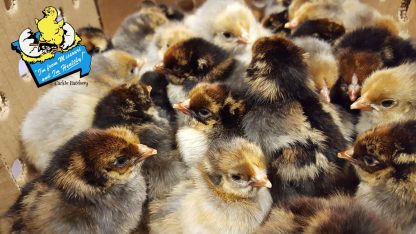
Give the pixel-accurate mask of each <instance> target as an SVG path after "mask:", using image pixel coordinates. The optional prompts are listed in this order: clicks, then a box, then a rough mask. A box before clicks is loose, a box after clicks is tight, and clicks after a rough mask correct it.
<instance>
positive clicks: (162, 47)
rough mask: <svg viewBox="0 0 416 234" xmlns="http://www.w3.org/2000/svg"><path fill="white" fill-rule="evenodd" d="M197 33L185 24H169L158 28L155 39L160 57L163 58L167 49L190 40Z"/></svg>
mask: <svg viewBox="0 0 416 234" xmlns="http://www.w3.org/2000/svg"><path fill="white" fill-rule="evenodd" d="M194 36H195V34H194V33H193V32H192V31H191V30H189V29H188V28H187V27H185V26H184V25H183V24H167V25H164V26H162V27H160V28H159V29H157V31H156V33H155V36H154V41H155V44H156V46H157V48H158V50H159V57H160V58H161V59H163V55H164V54H165V52H166V50H167V49H169V48H170V47H171V46H172V45H174V44H176V43H178V42H181V41H185V40H188V39H189V38H192V37H194Z"/></svg>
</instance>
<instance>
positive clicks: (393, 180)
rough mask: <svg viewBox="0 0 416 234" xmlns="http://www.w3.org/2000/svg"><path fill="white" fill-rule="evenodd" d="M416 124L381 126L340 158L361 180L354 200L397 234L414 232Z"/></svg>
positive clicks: (415, 223) (365, 135) (415, 214)
mask: <svg viewBox="0 0 416 234" xmlns="http://www.w3.org/2000/svg"><path fill="white" fill-rule="evenodd" d="M415 134H416V121H414V120H411V121H407V122H395V123H390V124H386V125H380V126H378V127H376V128H373V129H371V130H368V131H366V132H364V133H363V134H361V135H360V136H358V138H357V140H356V142H355V143H354V147H353V148H352V149H349V150H347V151H344V152H342V153H340V154H339V157H341V158H344V159H346V160H348V161H349V162H351V163H352V164H353V165H354V166H355V168H356V169H357V173H358V175H359V176H360V178H361V183H360V186H359V188H358V191H357V194H356V199H357V200H358V201H360V202H361V204H362V205H363V206H366V207H368V208H369V209H371V210H373V211H375V212H377V213H378V214H379V215H380V216H381V217H382V218H383V220H384V221H385V222H386V223H391V224H392V225H393V226H394V228H395V229H396V230H397V231H398V232H399V233H414V232H415V231H416V212H415V211H416V192H415V189H414V187H415V185H414V184H415V176H416V174H415V173H416V161H415V159H416V138H415Z"/></svg>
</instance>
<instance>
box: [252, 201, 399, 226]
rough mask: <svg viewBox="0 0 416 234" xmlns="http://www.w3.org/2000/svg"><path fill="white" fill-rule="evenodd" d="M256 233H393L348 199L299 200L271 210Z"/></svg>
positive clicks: (375, 217)
mask: <svg viewBox="0 0 416 234" xmlns="http://www.w3.org/2000/svg"><path fill="white" fill-rule="evenodd" d="M255 233H257V234H295V233H308V234H322V233H328V234H329V233H331V234H350V233H355V234H367V233H379V234H393V233H396V232H395V231H393V229H392V227H390V226H389V225H387V224H386V223H385V222H384V220H382V219H381V218H380V217H378V216H377V215H376V214H374V213H373V212H372V211H371V210H368V209H366V208H365V207H363V206H361V205H360V204H359V203H357V202H356V201H354V199H352V198H351V197H346V196H340V195H337V196H333V197H330V198H328V199H323V198H311V197H300V198H294V199H291V200H289V201H288V202H286V203H285V204H283V205H282V207H274V208H273V209H272V210H271V212H270V215H269V217H268V219H267V220H266V221H265V223H264V224H263V225H262V226H261V227H260V228H259V229H258V230H257V231H256V232H255Z"/></svg>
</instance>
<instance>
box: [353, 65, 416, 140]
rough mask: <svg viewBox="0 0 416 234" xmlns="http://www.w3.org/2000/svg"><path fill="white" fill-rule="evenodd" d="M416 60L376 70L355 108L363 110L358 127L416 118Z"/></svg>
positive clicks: (354, 104)
mask: <svg viewBox="0 0 416 234" xmlns="http://www.w3.org/2000/svg"><path fill="white" fill-rule="evenodd" d="M415 93H416V63H407V64H403V65H400V66H398V67H394V68H388V69H383V70H379V71H377V72H375V73H373V74H372V75H371V76H370V77H369V78H368V79H367V80H366V81H365V83H364V85H363V88H362V90H361V97H360V98H358V100H357V101H355V102H354V103H353V104H352V105H351V109H358V110H361V111H362V112H361V117H360V119H359V121H358V124H357V131H358V132H363V131H365V130H367V129H369V128H370V127H373V126H375V125H378V124H383V123H387V122H391V121H398V120H410V119H416V97H415Z"/></svg>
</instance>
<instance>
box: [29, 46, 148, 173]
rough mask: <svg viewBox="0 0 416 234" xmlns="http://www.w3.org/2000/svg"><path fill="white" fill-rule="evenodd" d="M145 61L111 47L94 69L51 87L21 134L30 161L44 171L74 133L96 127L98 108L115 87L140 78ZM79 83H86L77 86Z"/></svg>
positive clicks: (96, 59)
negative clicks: (101, 100)
mask: <svg viewBox="0 0 416 234" xmlns="http://www.w3.org/2000/svg"><path fill="white" fill-rule="evenodd" d="M142 65H143V61H142V60H138V59H136V58H134V57H132V56H131V55H129V54H127V53H126V52H123V51H117V50H111V51H108V52H105V53H102V54H97V55H96V56H94V57H93V58H92V64H91V72H90V74H89V75H88V76H87V77H85V78H82V79H79V78H78V74H74V75H72V76H71V77H67V78H65V79H64V80H63V81H62V82H67V84H60V85H59V84H57V85H56V86H54V87H52V88H51V89H49V90H48V91H47V92H46V93H45V94H44V95H43V96H42V97H41V98H40V99H39V100H38V101H37V103H36V104H35V106H34V107H33V109H32V110H31V111H30V112H29V113H28V114H27V116H26V118H25V120H24V121H23V123H22V130H21V137H22V142H23V146H24V150H25V153H26V154H25V156H26V159H27V161H28V162H29V163H30V164H33V166H34V167H35V168H36V169H37V170H39V171H41V172H42V171H44V170H45V169H46V167H47V166H48V163H49V160H50V159H51V158H52V153H53V152H54V151H55V150H56V149H57V148H58V147H59V146H61V145H63V144H64V143H65V142H67V141H68V140H69V139H70V138H71V137H72V136H74V135H76V134H78V133H80V132H81V131H83V130H85V129H87V128H89V127H91V126H92V121H93V118H94V108H95V106H96V105H97V103H98V101H99V100H100V99H101V98H102V97H104V96H105V95H106V94H107V93H108V92H109V91H110V90H111V89H112V88H114V87H116V86H118V85H121V84H123V83H126V82H132V81H134V80H137V79H138V74H139V70H140V67H141V66H142ZM77 82H85V83H79V84H84V85H73V84H76V83H77Z"/></svg>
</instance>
